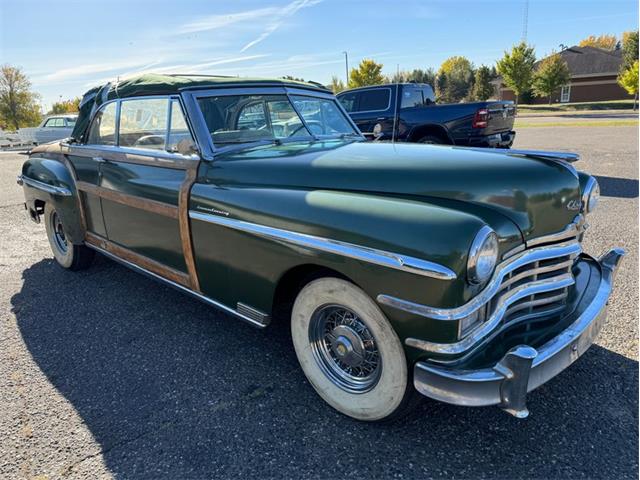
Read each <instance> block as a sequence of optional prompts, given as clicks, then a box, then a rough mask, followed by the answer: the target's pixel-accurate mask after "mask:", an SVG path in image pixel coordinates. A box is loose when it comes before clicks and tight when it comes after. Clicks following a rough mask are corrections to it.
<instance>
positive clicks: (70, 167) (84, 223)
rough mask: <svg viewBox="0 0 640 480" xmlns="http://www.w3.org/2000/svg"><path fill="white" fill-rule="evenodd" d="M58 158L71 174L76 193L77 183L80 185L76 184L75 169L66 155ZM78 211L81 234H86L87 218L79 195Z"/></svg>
mask: <svg viewBox="0 0 640 480" xmlns="http://www.w3.org/2000/svg"><path fill="white" fill-rule="evenodd" d="M60 158H61V159H62V163H63V164H64V166H65V167H67V169H68V170H69V172H71V177H72V178H73V183H75V187H76V191H78V190H80V188H79V187H78V183H80V182H78V174H77V173H76V169H75V167H74V166H73V164H72V163H71V162H70V161H69V159H68V158H67V157H66V155H65V154H64V153H61V154H60ZM78 210H79V212H80V222H81V224H82V225H81V227H82V232H84V233H86V231H87V218H86V217H85V213H84V205H83V204H82V197H81V196H80V195H78Z"/></svg>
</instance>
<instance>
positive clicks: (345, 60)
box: [342, 52, 349, 87]
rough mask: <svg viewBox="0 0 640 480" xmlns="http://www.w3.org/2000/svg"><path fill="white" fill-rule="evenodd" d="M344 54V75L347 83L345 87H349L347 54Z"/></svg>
mask: <svg viewBox="0 0 640 480" xmlns="http://www.w3.org/2000/svg"><path fill="white" fill-rule="evenodd" d="M342 53H344V70H345V73H346V74H347V83H346V86H347V87H348V86H349V55H348V54H347V52H342Z"/></svg>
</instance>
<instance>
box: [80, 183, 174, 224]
mask: <svg viewBox="0 0 640 480" xmlns="http://www.w3.org/2000/svg"><path fill="white" fill-rule="evenodd" d="M76 186H77V188H78V190H81V191H83V192H87V193H91V194H93V195H97V196H98V197H100V198H104V199H106V200H111V201H113V202H116V203H121V204H122V205H128V206H130V207H134V208H139V209H141V210H146V211H148V212H152V213H157V214H158V215H163V216H165V217H170V218H175V219H177V218H178V207H176V206H175V205H170V204H168V203H164V202H158V201H156V200H149V199H147V198H141V197H136V196H134V195H129V194H126V193H121V192H116V191H115V190H110V189H108V188H104V187H98V186H96V185H93V184H91V183H87V182H76Z"/></svg>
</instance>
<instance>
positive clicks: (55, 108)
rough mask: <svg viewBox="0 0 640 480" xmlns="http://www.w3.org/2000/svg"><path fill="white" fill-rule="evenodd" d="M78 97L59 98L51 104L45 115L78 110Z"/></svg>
mask: <svg viewBox="0 0 640 480" xmlns="http://www.w3.org/2000/svg"><path fill="white" fill-rule="evenodd" d="M80 100H81V99H80V97H76V98H74V99H72V100H60V101H59V102H55V103H54V104H53V105H51V110H49V112H48V113H47V115H55V114H61V113H77V112H78V111H79V110H80Z"/></svg>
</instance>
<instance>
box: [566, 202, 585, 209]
mask: <svg viewBox="0 0 640 480" xmlns="http://www.w3.org/2000/svg"><path fill="white" fill-rule="evenodd" d="M580 207H582V202H581V201H580V200H569V201H568V202H567V210H580Z"/></svg>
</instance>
